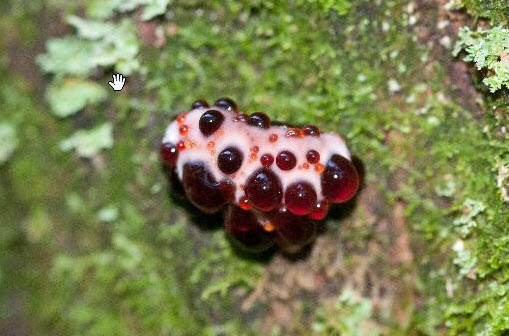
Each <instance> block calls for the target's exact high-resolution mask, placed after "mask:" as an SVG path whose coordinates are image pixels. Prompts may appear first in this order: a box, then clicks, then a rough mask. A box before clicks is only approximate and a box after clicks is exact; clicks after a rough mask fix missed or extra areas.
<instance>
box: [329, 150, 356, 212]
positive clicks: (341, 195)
mask: <svg viewBox="0 0 509 336" xmlns="http://www.w3.org/2000/svg"><path fill="white" fill-rule="evenodd" d="M358 187H359V175H358V173H357V170H356V169H355V166H354V165H353V164H352V162H351V161H350V160H348V159H347V158H345V157H343V156H341V155H339V154H334V155H333V156H332V157H331V158H330V160H329V161H328V162H327V165H326V167H325V170H324V172H323V174H322V194H323V196H325V198H326V199H327V200H328V201H330V202H333V203H343V202H346V201H348V200H350V199H351V198H352V197H353V196H354V195H355V193H356V192H357V188H358Z"/></svg>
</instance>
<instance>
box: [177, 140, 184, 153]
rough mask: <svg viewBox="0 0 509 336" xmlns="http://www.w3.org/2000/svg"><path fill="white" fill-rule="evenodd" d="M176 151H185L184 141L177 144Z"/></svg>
mask: <svg viewBox="0 0 509 336" xmlns="http://www.w3.org/2000/svg"><path fill="white" fill-rule="evenodd" d="M177 149H178V150H179V152H180V151H183V150H184V149H186V145H185V144H184V141H179V142H177Z"/></svg>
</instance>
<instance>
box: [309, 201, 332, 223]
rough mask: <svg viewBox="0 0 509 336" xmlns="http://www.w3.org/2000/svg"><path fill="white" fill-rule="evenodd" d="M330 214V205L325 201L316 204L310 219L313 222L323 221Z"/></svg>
mask: <svg viewBox="0 0 509 336" xmlns="http://www.w3.org/2000/svg"><path fill="white" fill-rule="evenodd" d="M328 212H329V203H328V202H327V201H325V200H323V201H321V202H319V203H316V204H315V206H314V208H313V210H312V211H311V213H310V214H309V218H311V219H312V220H322V219H324V218H325V216H327V213H328Z"/></svg>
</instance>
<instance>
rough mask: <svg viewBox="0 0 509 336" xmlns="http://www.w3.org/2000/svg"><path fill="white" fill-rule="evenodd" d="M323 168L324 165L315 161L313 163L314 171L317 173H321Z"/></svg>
mask: <svg viewBox="0 0 509 336" xmlns="http://www.w3.org/2000/svg"><path fill="white" fill-rule="evenodd" d="M324 169H325V166H324V165H323V164H321V163H317V164H316V165H315V171H316V172H317V173H318V174H321V173H323V170H324Z"/></svg>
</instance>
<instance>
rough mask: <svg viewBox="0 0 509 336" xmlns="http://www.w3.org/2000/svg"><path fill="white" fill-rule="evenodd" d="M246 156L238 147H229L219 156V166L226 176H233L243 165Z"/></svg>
mask: <svg viewBox="0 0 509 336" xmlns="http://www.w3.org/2000/svg"><path fill="white" fill-rule="evenodd" d="M243 159H244V154H242V151H241V150H240V149H238V148H237V147H227V148H225V149H223V150H222V151H221V153H219V155H218V156H217V165H218V167H219V169H220V170H221V171H222V172H223V173H225V174H233V173H235V172H236V171H237V170H239V168H240V166H241V165H242V160H243Z"/></svg>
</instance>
